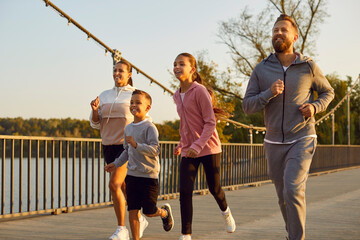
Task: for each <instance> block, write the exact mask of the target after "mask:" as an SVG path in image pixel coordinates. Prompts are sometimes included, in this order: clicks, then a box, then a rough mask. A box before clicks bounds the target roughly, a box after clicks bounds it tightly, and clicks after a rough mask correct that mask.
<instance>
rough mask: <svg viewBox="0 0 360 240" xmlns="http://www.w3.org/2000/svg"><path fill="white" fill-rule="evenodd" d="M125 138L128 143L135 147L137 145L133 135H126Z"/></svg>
mask: <svg viewBox="0 0 360 240" xmlns="http://www.w3.org/2000/svg"><path fill="white" fill-rule="evenodd" d="M125 139H126V141H127V143H128V144H130V145H131V146H132V147H133V148H136V147H137V143H136V142H135V140H134V138H133V137H132V136H125Z"/></svg>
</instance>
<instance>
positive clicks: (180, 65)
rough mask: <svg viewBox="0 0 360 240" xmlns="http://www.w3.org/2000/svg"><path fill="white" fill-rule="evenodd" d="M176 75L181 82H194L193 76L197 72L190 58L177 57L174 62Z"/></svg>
mask: <svg viewBox="0 0 360 240" xmlns="http://www.w3.org/2000/svg"><path fill="white" fill-rule="evenodd" d="M173 71H174V74H175V77H176V78H177V79H179V80H180V81H186V80H192V78H191V77H192V75H193V73H194V72H195V67H192V66H191V64H190V61H189V58H188V57H185V56H182V55H180V56H177V58H176V59H175V61H174V69H173Z"/></svg>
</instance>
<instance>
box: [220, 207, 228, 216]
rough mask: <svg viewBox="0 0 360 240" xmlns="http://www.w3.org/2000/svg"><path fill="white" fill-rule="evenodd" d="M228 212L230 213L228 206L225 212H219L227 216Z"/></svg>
mask: <svg viewBox="0 0 360 240" xmlns="http://www.w3.org/2000/svg"><path fill="white" fill-rule="evenodd" d="M229 212H230V208H229V206H228V207H227V208H226V210H225V211H221V214H222V215H228V214H229Z"/></svg>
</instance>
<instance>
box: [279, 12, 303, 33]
mask: <svg viewBox="0 0 360 240" xmlns="http://www.w3.org/2000/svg"><path fill="white" fill-rule="evenodd" d="M280 21H289V22H290V23H291V25H292V26H293V28H294V29H295V32H296V34H299V30H298V27H297V25H296V23H295V20H294V19H293V18H291V17H290V16H288V15H286V14H285V13H282V14H280V16H279V17H278V18H277V19H276V21H275V23H274V26H275V24H276V23H278V22H280Z"/></svg>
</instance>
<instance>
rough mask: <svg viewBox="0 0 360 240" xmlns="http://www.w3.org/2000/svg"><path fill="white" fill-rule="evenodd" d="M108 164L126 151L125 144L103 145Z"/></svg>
mask: <svg viewBox="0 0 360 240" xmlns="http://www.w3.org/2000/svg"><path fill="white" fill-rule="evenodd" d="M102 147H103V153H104V159H105V162H106V164H110V163H112V162H113V161H114V160H115V158H118V157H119V156H120V155H121V153H122V152H123V151H124V145H122V144H121V145H102Z"/></svg>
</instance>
